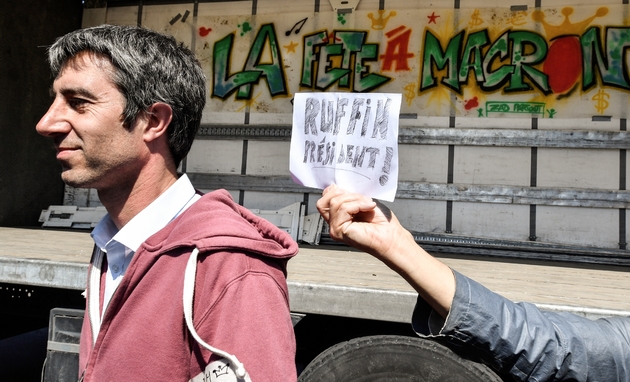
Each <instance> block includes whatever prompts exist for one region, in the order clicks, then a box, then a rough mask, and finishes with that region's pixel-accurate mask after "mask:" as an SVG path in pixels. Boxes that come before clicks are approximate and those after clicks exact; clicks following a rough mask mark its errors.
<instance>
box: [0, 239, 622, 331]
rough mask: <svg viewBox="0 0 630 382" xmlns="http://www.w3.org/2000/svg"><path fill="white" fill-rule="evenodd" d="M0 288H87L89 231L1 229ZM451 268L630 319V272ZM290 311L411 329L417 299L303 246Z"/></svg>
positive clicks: (508, 291)
mask: <svg viewBox="0 0 630 382" xmlns="http://www.w3.org/2000/svg"><path fill="white" fill-rule="evenodd" d="M0 242H1V243H2V244H3V245H2V246H0V282H3V283H14V284H26V285H39V286H54V287H60V288H70V289H79V290H80V289H83V288H84V287H85V282H86V276H87V265H88V262H89V258H90V254H91V251H92V245H93V244H92V240H91V238H90V235H89V234H88V233H87V232H85V231H70V230H48V229H19V228H4V227H0ZM436 256H437V257H438V258H440V259H441V260H442V261H443V262H445V263H446V264H447V265H449V266H451V267H453V268H454V269H457V270H458V271H460V272H462V273H464V274H466V275H469V276H471V277H472V278H473V279H475V280H477V281H479V282H481V283H482V284H484V285H486V286H488V287H489V288H490V289H492V290H495V291H497V292H498V293H500V294H502V295H504V296H505V297H508V298H510V299H513V300H516V301H529V302H533V303H536V304H541V305H544V306H545V307H547V308H549V309H556V310H564V311H566V310H573V311H577V312H578V313H580V314H583V315H587V316H594V315H598V314H604V313H607V314H629V315H630V298H628V295H629V292H628V291H630V277H629V276H630V274H629V271H630V268H628V267H620V266H600V265H592V264H568V263H562V262H552V261H531V260H521V259H505V258H491V257H482V256H470V255H465V254H459V255H458V254H447V253H436ZM288 283H289V290H290V293H291V306H292V309H293V310H294V311H297V312H303V313H323V314H337V315H346V316H352V317H364V318H372V319H388V320H393V321H401V322H408V320H409V317H410V314H411V310H412V309H413V303H414V301H415V298H416V294H415V292H414V291H413V289H412V288H411V287H410V286H409V285H408V284H407V283H406V282H405V281H404V280H403V279H402V277H400V276H399V275H398V274H396V273H395V272H393V271H392V270H391V269H389V268H388V267H386V266H385V265H384V264H383V263H381V262H380V261H378V260H376V259H375V258H374V257H372V256H370V255H368V254H365V253H362V252H359V251H355V250H351V249H350V248H348V247H345V246H308V245H303V246H301V248H300V253H299V254H298V255H297V256H296V257H295V258H294V259H292V260H291V261H289V266H288Z"/></svg>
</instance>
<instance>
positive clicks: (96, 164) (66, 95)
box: [37, 53, 142, 191]
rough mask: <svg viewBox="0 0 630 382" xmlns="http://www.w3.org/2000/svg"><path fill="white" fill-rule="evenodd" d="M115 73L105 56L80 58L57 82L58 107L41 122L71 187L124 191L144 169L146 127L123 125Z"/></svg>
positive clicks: (41, 130)
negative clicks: (114, 77) (143, 140)
mask: <svg viewBox="0 0 630 382" xmlns="http://www.w3.org/2000/svg"><path fill="white" fill-rule="evenodd" d="M112 70H113V68H112V65H111V64H110V63H109V61H108V60H106V59H104V58H101V57H98V56H94V55H92V54H88V53H80V54H79V55H77V56H75V57H74V58H73V59H71V60H70V61H69V62H68V63H67V64H66V65H65V67H64V68H63V69H62V71H61V73H60V74H59V76H58V77H57V79H55V82H54V83H53V87H52V95H53V97H54V99H53V103H52V105H51V106H50V109H48V112H47V113H46V114H45V115H44V116H43V117H42V119H41V120H40V121H39V123H38V124H37V132H38V133H40V134H41V135H44V136H47V137H50V138H52V139H53V141H54V144H55V147H56V148H57V160H58V161H59V162H60V163H61V165H62V168H63V172H62V179H63V180H64V182H66V183H67V184H68V185H70V186H73V187H83V188H96V189H97V190H99V191H100V190H105V189H110V188H113V187H121V186H122V187H124V186H125V185H126V184H125V183H126V182H133V181H134V180H135V177H136V175H137V171H138V169H139V168H141V165H142V157H141V153H142V147H141V144H142V129H141V128H138V126H136V127H135V128H132V129H130V130H128V129H126V128H125V127H124V126H123V117H122V113H123V108H124V106H125V98H124V96H123V95H122V93H120V91H118V89H117V88H116V86H115V85H114V84H113V83H112V82H111V80H110V76H109V73H111V71H112Z"/></svg>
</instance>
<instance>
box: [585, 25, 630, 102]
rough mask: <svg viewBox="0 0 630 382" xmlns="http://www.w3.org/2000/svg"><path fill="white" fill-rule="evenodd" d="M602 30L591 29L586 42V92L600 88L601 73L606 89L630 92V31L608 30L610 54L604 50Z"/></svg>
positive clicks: (607, 42) (607, 45)
mask: <svg viewBox="0 0 630 382" xmlns="http://www.w3.org/2000/svg"><path fill="white" fill-rule="evenodd" d="M600 36H601V31H600V29H599V27H591V28H589V30H588V31H586V33H584V35H582V38H580V43H581V44H582V57H583V58H582V60H583V61H582V66H583V74H582V89H583V90H588V89H590V88H592V87H593V86H595V85H596V83H597V73H596V70H598V71H599V74H600V77H601V79H602V84H603V85H608V86H613V87H617V88H622V89H626V90H628V89H630V85H629V84H628V80H629V79H630V78H629V75H630V73H628V72H627V70H628V64H627V62H625V59H626V52H627V51H628V49H629V48H630V28H627V27H626V28H612V27H610V28H607V29H606V54H604V52H603V49H602V43H601V40H600V38H601V37H600Z"/></svg>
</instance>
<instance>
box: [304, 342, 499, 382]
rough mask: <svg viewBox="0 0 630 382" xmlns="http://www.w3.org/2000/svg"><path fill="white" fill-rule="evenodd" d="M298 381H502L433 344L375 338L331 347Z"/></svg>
mask: <svg viewBox="0 0 630 382" xmlns="http://www.w3.org/2000/svg"><path fill="white" fill-rule="evenodd" d="M298 381H299V382H372V381H388V382H412V381H413V382H415V381H423V382H438V381H439V382H462V381H465V382H501V378H499V377H498V376H497V375H496V374H495V373H494V372H493V371H492V370H490V369H489V368H488V367H487V366H485V365H483V364H480V363H477V362H473V361H470V360H468V359H465V358H462V357H460V356H459V355H457V354H456V353H454V352H453V351H452V350H450V349H448V348H447V347H445V346H444V345H441V344H439V343H437V342H435V341H431V340H428V339H423V338H416V337H406V336H392V335H378V336H369V337H360V338H355V339H352V340H350V341H346V342H340V343H338V344H336V345H333V346H331V347H330V348H328V349H327V350H325V351H323V352H322V353H321V354H319V355H318V356H317V357H315V359H313V361H311V362H310V363H309V364H308V366H307V367H306V368H305V369H304V371H303V372H302V373H301V374H300V376H299V378H298Z"/></svg>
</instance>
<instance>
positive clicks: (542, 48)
mask: <svg viewBox="0 0 630 382" xmlns="http://www.w3.org/2000/svg"><path fill="white" fill-rule="evenodd" d="M509 38H510V40H511V41H512V65H513V67H514V71H513V72H512V76H511V78H510V83H509V86H508V87H506V88H505V91H506V92H519V91H526V90H531V86H529V84H527V83H525V82H523V76H527V77H528V78H529V79H530V80H531V82H532V83H533V84H534V85H536V87H537V88H538V89H540V90H541V91H542V92H543V93H545V94H549V93H551V89H550V88H549V82H548V78H547V75H546V74H544V73H543V72H541V71H540V70H538V69H535V68H533V66H534V65H537V64H539V63H541V62H542V61H543V60H544V59H545V57H546V56H547V42H546V41H545V40H544V39H543V38H542V36H540V35H539V34H537V33H534V32H529V31H517V32H510V34H509ZM527 47H530V48H531V49H530V50H532V49H533V51H532V52H531V53H529V54H527V53H526V51H527V50H528V49H527Z"/></svg>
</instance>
